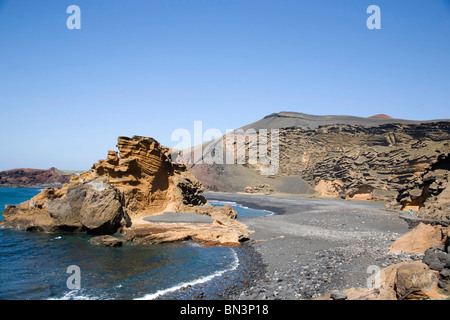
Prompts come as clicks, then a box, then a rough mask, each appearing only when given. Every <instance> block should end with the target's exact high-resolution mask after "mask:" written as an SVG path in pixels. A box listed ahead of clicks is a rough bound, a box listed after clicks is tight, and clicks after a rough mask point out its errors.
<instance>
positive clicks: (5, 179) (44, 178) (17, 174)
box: [0, 168, 71, 187]
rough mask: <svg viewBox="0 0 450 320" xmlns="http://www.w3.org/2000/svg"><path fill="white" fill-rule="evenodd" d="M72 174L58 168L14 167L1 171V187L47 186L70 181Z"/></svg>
mask: <svg viewBox="0 0 450 320" xmlns="http://www.w3.org/2000/svg"><path fill="white" fill-rule="evenodd" d="M70 176H71V175H70V174H64V173H63V172H62V171H60V170H58V169H56V168H50V169H47V170H41V169H13V170H8V171H1V172H0V187H46V186H57V185H62V184H65V183H68V182H69V181H70Z"/></svg>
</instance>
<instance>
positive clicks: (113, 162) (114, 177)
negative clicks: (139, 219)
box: [93, 136, 206, 216]
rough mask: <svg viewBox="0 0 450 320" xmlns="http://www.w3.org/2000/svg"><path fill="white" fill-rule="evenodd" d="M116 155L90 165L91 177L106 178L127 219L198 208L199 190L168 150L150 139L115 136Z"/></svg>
mask: <svg viewBox="0 0 450 320" xmlns="http://www.w3.org/2000/svg"><path fill="white" fill-rule="evenodd" d="M117 147H118V149H119V152H115V151H109V152H108V156H107V158H106V160H101V161H99V162H98V163H96V164H94V166H93V174H94V175H98V176H102V175H107V176H108V177H109V183H110V184H111V185H113V186H114V187H116V188H118V189H119V190H120V192H121V193H122V195H123V198H124V203H123V205H124V207H125V209H126V211H127V213H128V214H129V215H130V216H133V215H137V214H139V215H142V216H145V215H153V214H156V213H160V212H163V211H165V210H168V211H175V212H176V211H180V210H182V209H183V208H184V207H185V206H188V205H193V206H196V205H202V204H204V203H205V202H206V200H205V198H204V197H203V196H202V192H203V187H202V185H201V183H200V182H198V181H197V180H196V179H195V177H194V176H193V175H192V174H191V172H190V170H189V169H188V168H187V167H186V166H185V165H184V164H176V163H174V162H172V160H171V158H170V152H171V150H170V149H169V148H166V147H163V146H161V145H160V144H159V143H158V142H157V141H156V140H154V139H152V138H144V137H139V136H134V137H133V138H132V139H130V138H126V137H119V139H118V144H117Z"/></svg>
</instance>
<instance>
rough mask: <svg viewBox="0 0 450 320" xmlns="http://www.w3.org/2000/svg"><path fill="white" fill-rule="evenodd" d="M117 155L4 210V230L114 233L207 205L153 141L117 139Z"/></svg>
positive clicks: (197, 188) (185, 170)
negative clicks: (134, 221) (164, 214)
mask: <svg viewBox="0 0 450 320" xmlns="http://www.w3.org/2000/svg"><path fill="white" fill-rule="evenodd" d="M117 146H118V148H119V153H117V152H114V151H109V152H108V155H107V158H106V160H101V161H99V162H98V163H96V164H94V166H93V168H92V169H91V170H89V171H86V172H84V173H82V174H80V175H79V176H73V177H72V178H71V181H70V183H69V184H66V185H64V186H63V187H62V188H60V189H58V188H47V189H45V190H43V191H42V192H41V193H39V194H38V195H37V196H35V197H33V198H32V199H30V200H29V201H26V202H24V203H21V204H19V205H17V206H7V208H6V209H5V211H4V212H3V216H4V217H5V220H4V221H2V222H1V224H2V225H5V226H13V227H17V228H21V229H24V230H36V231H61V230H64V231H88V232H92V233H98V234H108V233H114V232H116V231H117V230H118V229H119V228H121V227H124V226H129V225H130V223H131V221H130V218H138V217H139V216H146V215H153V214H157V213H162V212H163V211H165V210H169V211H173V212H178V211H181V210H183V209H190V208H191V207H192V206H195V205H201V204H204V203H205V202H206V200H205V198H204V197H203V196H202V192H203V188H202V186H201V184H200V183H199V182H198V181H197V180H196V179H195V178H194V177H193V175H192V174H191V173H190V170H189V169H188V168H186V166H185V165H183V164H175V163H173V162H172V161H171V158H170V154H169V153H170V149H169V148H165V147H162V146H161V145H160V144H159V143H158V142H157V141H156V140H154V139H152V138H144V137H139V136H135V137H133V138H125V137H119V139H118V144H117Z"/></svg>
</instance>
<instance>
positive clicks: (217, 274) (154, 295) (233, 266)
mask: <svg viewBox="0 0 450 320" xmlns="http://www.w3.org/2000/svg"><path fill="white" fill-rule="evenodd" d="M230 250H231V251H232V252H233V258H234V260H233V262H232V264H231V267H230V268H228V269H225V270H220V271H216V272H214V273H213V274H211V275H209V276H206V277H202V278H199V279H196V280H193V281H190V282H184V283H180V284H177V285H175V286H173V287H171V288H168V289H164V290H158V291H157V292H155V293H151V294H146V295H145V296H143V297H142V298H136V299H134V300H153V299H156V298H157V297H159V296H162V295H164V294H166V293H170V292H174V291H177V290H179V289H181V288H183V287H187V286H194V285H197V284H201V283H205V282H208V281H210V280H212V279H214V278H216V277H220V276H222V275H223V274H224V273H226V272H229V271H234V270H236V269H237V267H238V266H239V258H238V255H237V253H236V252H235V251H234V250H233V249H230Z"/></svg>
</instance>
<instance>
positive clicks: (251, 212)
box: [208, 200, 275, 219]
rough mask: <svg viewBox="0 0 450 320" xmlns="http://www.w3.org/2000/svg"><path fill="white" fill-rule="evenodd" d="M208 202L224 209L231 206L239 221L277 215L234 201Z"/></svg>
mask: <svg viewBox="0 0 450 320" xmlns="http://www.w3.org/2000/svg"><path fill="white" fill-rule="evenodd" d="M208 202H209V203H211V204H212V205H214V206H216V207H223V206H225V205H227V204H228V205H230V206H231V207H232V208H233V209H234V210H235V211H236V213H237V218H238V219H239V218H258V217H264V216H271V215H273V214H275V213H274V212H272V211H268V210H260V209H252V208H249V207H246V206H244V205H242V204H240V203H236V202H234V201H221V200H208Z"/></svg>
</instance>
